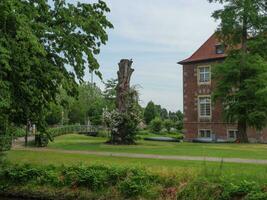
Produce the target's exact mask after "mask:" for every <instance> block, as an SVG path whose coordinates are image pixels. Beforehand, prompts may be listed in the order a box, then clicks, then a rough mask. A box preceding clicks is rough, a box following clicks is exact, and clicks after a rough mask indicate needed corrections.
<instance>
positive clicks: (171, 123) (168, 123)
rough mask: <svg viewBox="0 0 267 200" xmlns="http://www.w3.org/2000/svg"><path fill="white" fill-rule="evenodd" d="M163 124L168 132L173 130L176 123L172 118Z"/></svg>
mask: <svg viewBox="0 0 267 200" xmlns="http://www.w3.org/2000/svg"><path fill="white" fill-rule="evenodd" d="M163 124H164V127H165V128H166V130H167V132H168V133H169V132H170V131H171V128H173V125H174V124H173V121H172V120H170V119H166V120H165V121H164V123H163Z"/></svg>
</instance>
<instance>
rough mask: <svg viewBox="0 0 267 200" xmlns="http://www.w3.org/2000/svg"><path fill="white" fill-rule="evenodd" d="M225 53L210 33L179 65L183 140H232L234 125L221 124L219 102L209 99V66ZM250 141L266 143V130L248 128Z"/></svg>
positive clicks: (222, 58)
mask: <svg viewBox="0 0 267 200" xmlns="http://www.w3.org/2000/svg"><path fill="white" fill-rule="evenodd" d="M226 57H227V55H226V54H225V52H224V48H223V46H222V45H221V44H220V42H219V40H218V39H217V38H216V35H215V34H214V35H212V36H211V37H210V38H209V39H208V40H207V41H206V42H205V43H204V44H203V45H202V46H201V47H200V48H199V49H198V50H197V51H196V52H195V53H194V54H193V55H192V56H190V57H189V58H187V59H185V60H183V61H180V62H179V64H181V65H183V102H184V133H185V139H186V140H187V141H192V140H195V139H198V140H205V141H209V140H210V141H212V140H217V141H220V140H221V141H235V140H236V133H237V124H229V123H225V122H224V121H223V118H222V112H223V110H222V106H221V105H220V103H216V104H214V103H213V102H211V101H212V100H211V95H212V91H213V90H214V87H215V86H216V84H215V80H212V78H211V69H212V67H215V66H214V65H215V64H216V63H218V62H223V61H224V59H225V58H226ZM248 137H249V140H250V142H267V129H265V130H263V131H256V130H254V129H248Z"/></svg>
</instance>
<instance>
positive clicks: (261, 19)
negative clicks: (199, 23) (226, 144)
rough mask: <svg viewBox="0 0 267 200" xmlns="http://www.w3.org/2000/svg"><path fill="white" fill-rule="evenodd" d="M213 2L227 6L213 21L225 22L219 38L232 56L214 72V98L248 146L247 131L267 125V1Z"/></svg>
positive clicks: (215, 13) (216, 13) (221, 0)
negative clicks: (248, 128) (236, 126)
mask: <svg viewBox="0 0 267 200" xmlns="http://www.w3.org/2000/svg"><path fill="white" fill-rule="evenodd" d="M209 1H210V2H220V3H224V8H223V9H221V10H217V11H215V12H214V13H213V17H214V18H215V19H218V20H220V21H221V23H220V26H219V28H218V36H219V38H220V39H221V40H222V42H223V44H224V46H225V47H226V50H227V53H228V57H227V58H226V60H225V61H224V62H223V63H221V64H219V65H218V66H216V67H215V68H214V72H213V78H214V79H216V80H218V81H217V87H216V89H215V92H214V94H213V98H214V100H215V101H220V102H221V103H222V105H223V109H224V116H225V120H226V121H227V122H231V123H235V122H237V124H238V130H239V133H238V135H237V138H238V139H239V140H240V141H241V142H248V136H247V127H253V128H256V129H259V130H261V129H263V128H264V127H265V126H266V123H267V100H266V99H267V89H266V88H267V60H266V58H267V55H266V54H267V51H266V40H267V35H266V30H267V29H266V28H267V15H266V14H267V13H266V12H267V11H266V0H209ZM239 47H240V48H239ZM261 47H262V48H263V50H262V49H260V48H261Z"/></svg>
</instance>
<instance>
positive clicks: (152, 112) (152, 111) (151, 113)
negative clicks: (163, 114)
mask: <svg viewBox="0 0 267 200" xmlns="http://www.w3.org/2000/svg"><path fill="white" fill-rule="evenodd" d="M156 116H157V111H156V108H155V104H154V103H153V101H150V102H148V104H147V106H146V108H145V111H144V119H145V122H146V124H149V123H150V122H151V121H152V120H153V119H155V118H156Z"/></svg>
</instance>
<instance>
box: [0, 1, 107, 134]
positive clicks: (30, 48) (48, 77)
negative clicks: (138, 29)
mask: <svg viewBox="0 0 267 200" xmlns="http://www.w3.org/2000/svg"><path fill="white" fill-rule="evenodd" d="M0 10H1V11H3V12H0V65H1V71H0V90H1V91H0V124H1V126H2V124H6V123H8V124H10V123H14V124H15V125H18V126H20V125H26V124H27V123H28V122H29V121H30V122H31V123H32V124H33V123H34V124H36V125H37V128H38V130H39V131H45V128H46V122H45V115H46V111H47V108H48V107H49V104H50V103H51V102H56V96H57V94H58V93H59V91H60V89H61V88H64V89H65V90H67V93H68V94H69V95H75V87H76V80H80V81H81V80H82V78H83V76H84V71H85V69H86V67H88V68H90V70H91V71H94V72H95V73H96V74H97V75H99V76H101V74H100V72H99V64H98V62H97V60H96V58H95V57H96V55H97V54H99V52H100V46H101V44H105V43H106V42H107V40H108V36H107V33H106V29H107V28H112V24H111V23H110V22H109V21H108V20H107V18H106V16H105V14H106V13H107V12H109V11H110V10H109V8H108V7H107V5H106V4H105V3H104V2H103V1H99V2H98V3H92V4H86V3H77V4H75V5H74V4H71V3H66V2H65V1H64V0H62V1H58V0H53V1H50V2H49V3H48V1H44V0H41V1H35V0H29V1H17V0H6V1H1V2H0ZM0 129H2V128H0ZM4 132H5V130H4Z"/></svg>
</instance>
